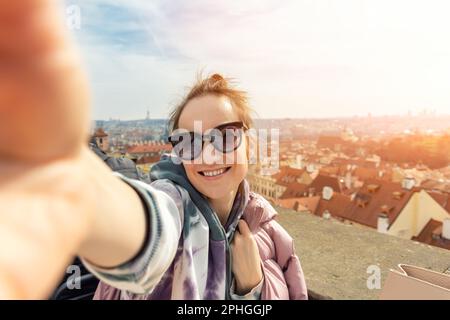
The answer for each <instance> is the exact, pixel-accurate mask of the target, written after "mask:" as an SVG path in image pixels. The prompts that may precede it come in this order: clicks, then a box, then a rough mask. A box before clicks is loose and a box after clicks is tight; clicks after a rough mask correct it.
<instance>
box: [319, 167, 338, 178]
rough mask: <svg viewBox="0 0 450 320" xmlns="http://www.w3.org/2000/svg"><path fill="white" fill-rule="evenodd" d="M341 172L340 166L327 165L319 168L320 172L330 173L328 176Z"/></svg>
mask: <svg viewBox="0 0 450 320" xmlns="http://www.w3.org/2000/svg"><path fill="white" fill-rule="evenodd" d="M339 172H340V168H339V167H332V166H327V167H322V168H321V169H320V170H319V174H323V175H328V176H333V175H334V176H336V175H338V174H339Z"/></svg>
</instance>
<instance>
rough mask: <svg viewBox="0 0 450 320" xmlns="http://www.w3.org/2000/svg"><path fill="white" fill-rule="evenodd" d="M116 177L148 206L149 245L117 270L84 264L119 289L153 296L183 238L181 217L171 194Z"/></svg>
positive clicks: (146, 244) (122, 177) (138, 182)
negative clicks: (181, 236) (180, 237)
mask: <svg viewBox="0 0 450 320" xmlns="http://www.w3.org/2000/svg"><path fill="white" fill-rule="evenodd" d="M115 175H116V176H118V177H120V178H121V179H122V180H123V181H124V182H126V183H127V184H128V185H130V186H131V187H132V188H133V189H134V190H135V191H136V192H137V193H138V194H139V196H140V198H141V199H142V202H143V203H144V205H145V209H146V210H145V211H146V218H147V219H146V220H147V235H146V240H145V243H144V244H143V247H142V249H141V251H140V252H139V253H138V255H137V256H136V257H134V258H133V259H131V260H130V261H128V262H126V263H124V264H122V265H120V266H117V267H114V268H101V267H98V266H95V265H93V264H91V263H89V262H88V261H86V260H83V263H84V265H85V266H86V268H87V269H88V270H89V271H91V272H92V273H93V274H94V275H95V276H97V277H98V278H99V279H100V280H101V281H103V282H105V283H107V284H109V285H111V286H113V287H115V288H118V289H121V290H126V291H129V292H132V293H136V294H146V293H150V292H151V291H152V290H153V288H154V287H155V286H156V285H157V284H158V282H159V281H160V280H161V278H162V276H163V275H164V273H165V272H166V270H167V269H168V268H169V266H170V264H171V263H172V260H173V258H174V257H175V254H176V251H177V247H178V240H179V236H180V234H181V222H180V213H179V212H178V208H177V206H176V204H175V203H174V201H173V200H172V199H171V198H170V197H169V196H168V195H167V193H165V192H163V191H160V190H157V189H155V188H153V187H152V186H151V185H149V184H146V183H143V182H140V181H137V180H132V179H128V178H126V177H124V176H123V175H120V174H117V173H116V174H115ZM124 214H126V213H124Z"/></svg>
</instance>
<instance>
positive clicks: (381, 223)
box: [377, 213, 389, 233]
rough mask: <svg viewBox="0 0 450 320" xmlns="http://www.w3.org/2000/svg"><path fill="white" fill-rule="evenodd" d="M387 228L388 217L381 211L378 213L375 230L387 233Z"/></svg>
mask: <svg viewBox="0 0 450 320" xmlns="http://www.w3.org/2000/svg"><path fill="white" fill-rule="evenodd" d="M388 228H389V218H388V216H387V214H385V213H381V214H380V215H378V221H377V231H378V232H379V233H387V231H388Z"/></svg>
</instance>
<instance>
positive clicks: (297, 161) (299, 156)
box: [295, 154, 303, 169]
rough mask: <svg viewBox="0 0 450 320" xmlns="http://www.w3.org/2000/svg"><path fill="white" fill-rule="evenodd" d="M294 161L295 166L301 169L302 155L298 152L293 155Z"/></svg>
mask: <svg viewBox="0 0 450 320" xmlns="http://www.w3.org/2000/svg"><path fill="white" fill-rule="evenodd" d="M295 162H296V166H297V168H298V169H302V168H303V157H302V155H301V154H298V155H297V156H296V157H295Z"/></svg>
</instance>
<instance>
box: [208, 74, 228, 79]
mask: <svg viewBox="0 0 450 320" xmlns="http://www.w3.org/2000/svg"><path fill="white" fill-rule="evenodd" d="M210 79H211V80H213V81H222V80H225V79H224V78H223V77H222V76H221V75H220V74H218V73H214V74H213V75H212V76H211V77H210Z"/></svg>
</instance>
